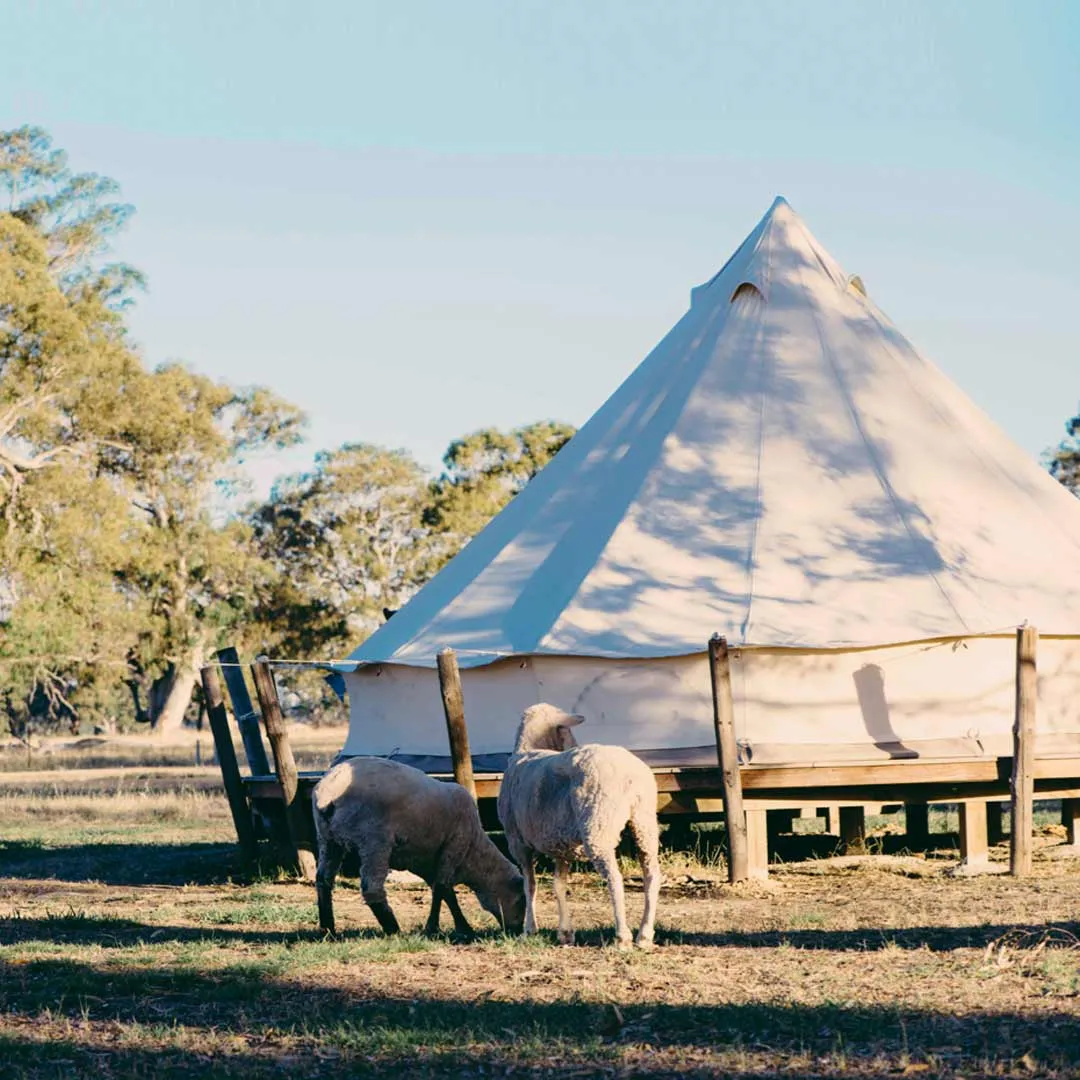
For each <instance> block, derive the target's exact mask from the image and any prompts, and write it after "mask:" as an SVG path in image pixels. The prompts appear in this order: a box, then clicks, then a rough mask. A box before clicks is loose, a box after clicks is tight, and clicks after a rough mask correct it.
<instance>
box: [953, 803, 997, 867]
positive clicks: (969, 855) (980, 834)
mask: <svg viewBox="0 0 1080 1080" xmlns="http://www.w3.org/2000/svg"><path fill="white" fill-rule="evenodd" d="M987 839H988V837H987V829H986V802H985V800H983V799H973V800H972V801H971V802H963V803H961V804H960V861H961V862H962V863H963V864H964V865H965V866H984V865H985V864H986V863H987V862H989V861H990V849H989V846H988V844H987Z"/></svg>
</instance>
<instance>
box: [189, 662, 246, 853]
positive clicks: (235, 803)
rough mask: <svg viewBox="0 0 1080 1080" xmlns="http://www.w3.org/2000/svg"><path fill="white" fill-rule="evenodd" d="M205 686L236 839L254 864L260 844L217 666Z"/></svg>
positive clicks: (208, 671)
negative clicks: (252, 818)
mask: <svg viewBox="0 0 1080 1080" xmlns="http://www.w3.org/2000/svg"><path fill="white" fill-rule="evenodd" d="M202 685H203V694H204V695H205V698H206V713H207V716H208V717H209V718H210V731H211V733H212V734H213V736H214V749H215V750H216V751H217V759H218V765H219V767H220V768H221V779H222V782H223V783H224V785H225V796H226V798H227V799H228V800H229V812H230V813H231V814H232V819H233V825H234V826H235V828H236V839H237V840H238V841H239V843H240V852H241V854H242V855H243V856H244V858H245V859H247V860H248V862H254V861H255V858H256V856H257V855H258V844H257V842H256V840H255V829H254V826H253V825H252V823H251V807H250V806H249V805H248V801H247V793H246V792H245V791H244V784H243V782H242V781H241V779H240V766H239V765H238V764H237V763H236V751H235V750H234V749H233V741H232V732H231V731H230V730H229V713H228V710H227V709H226V708H225V699H224V696H223V695H222V692H221V680H220V679H219V678H218V673H217V669H216V668H215V667H213V666H211V665H207V666H206V667H204V668H203V669H202Z"/></svg>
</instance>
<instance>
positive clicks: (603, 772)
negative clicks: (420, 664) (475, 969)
mask: <svg viewBox="0 0 1080 1080" xmlns="http://www.w3.org/2000/svg"><path fill="white" fill-rule="evenodd" d="M584 719H585V718H584V717H582V716H572V715H570V714H569V713H566V712H563V710H562V709H560V708H558V707H557V706H555V705H547V704H541V705H533V706H531V707H530V708H528V709H526V710H525V712H524V714H523V715H522V718H521V725H520V727H519V728H518V732H517V739H516V741H515V744H514V752H513V753H512V754H511V755H510V760H509V762H508V763H507V766H506V771H505V772H504V773H503V780H502V787H501V788H500V790H499V819H500V820H501V821H502V824H503V828H504V829H505V830H506V840H507V844H508V845H509V848H510V854H511V855H512V856H513V858H514V861H515V862H516V863H517V864H518V866H520V867H521V870H522V872H523V873H524V875H525V933H526V934H533V933H535V932H536V915H535V910H534V906H533V905H534V900H535V896H536V874H535V870H534V860H535V857H536V855H537V853H539V854H543V855H550V856H551V857H552V858H554V860H555V902H556V904H557V905H558V908H559V942H560V943H561V944H564V945H569V944H572V943H573V940H574V931H573V928H572V926H571V922H570V912H569V909H568V907H567V903H566V878H567V873H568V871H569V865H570V861H571V860H572V859H577V858H581V856H582V854H584V855H585V856H586V857H587V858H588V859H589V860H590V861H591V862H592V864H593V866H595V867H596V869H597V870H598V871H599V873H600V876H601V877H602V878H603V879H604V881H605V882H606V883H607V887H608V892H609V893H610V894H611V903H612V906H613V907H614V909H615V936H616V938H617V940H618V944H619V947H620V948H627V947H628V946H629V945H630V929H629V927H628V926H627V923H626V903H625V900H624V897H623V881H622V875H621V874H620V873H619V864H618V861H617V859H616V857H615V848H616V847H617V845H618V843H619V838H620V836H621V835H622V831H623V828H624V827H625V826H626V825H629V826H630V832H631V834H632V835H633V838H634V842H635V845H636V846H637V851H638V859H639V861H640V863H641V868H642V872H643V875H644V879H645V911H644V914H643V915H642V919H641V927H640V928H639V930H638V936H637V944H638V946H639V947H641V948H649V947H650V946H651V945H652V942H653V932H654V924H655V920H656V904H657V899H658V897H659V893H660V860H659V844H660V839H659V837H660V830H659V827H658V825H657V821H656V780H655V778H654V777H653V774H652V770H651V769H650V768H649V767H648V765H646V764H645V763H644V762H643V761H642V760H641V759H640V758H637V757H635V756H634V755H633V754H632V753H630V751H629V750H625V749H623V747H621V746H598V745H595V744H593V745H587V746H578V745H577V741H576V740H575V738H574V735H573V732H572V731H571V730H570V729H571V728H572V727H575V726H577V725H578V724H580V723H582V721H583V720H584Z"/></svg>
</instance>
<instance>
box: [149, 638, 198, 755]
mask: <svg viewBox="0 0 1080 1080" xmlns="http://www.w3.org/2000/svg"><path fill="white" fill-rule="evenodd" d="M204 651H205V650H204V649H203V647H202V645H201V644H200V645H199V646H197V647H196V648H195V649H194V650H193V651H192V652H191V653H190V654H189V655H188V656H186V657H184V659H183V661H182V662H181V663H180V664H178V665H177V666H176V668H175V669H174V670H173V672H172V678H171V680H170V683H169V687H168V691H167V692H166V695H165V701H164V704H163V705H162V706H161V711H160V712H159V713H158V714H157V716H155V717H154V734H155V735H168V734H171V733H172V732H174V731H179V730H180V729H181V728H182V727H183V726H184V716H185V714H186V713H187V709H188V706H189V705H190V704H191V695H192V694H193V693H194V691H195V683H196V681H197V680H198V678H199V674H198V673H199V669H200V668H201V667H202V663H203V653H204Z"/></svg>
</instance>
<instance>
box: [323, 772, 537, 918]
mask: <svg viewBox="0 0 1080 1080" xmlns="http://www.w3.org/2000/svg"><path fill="white" fill-rule="evenodd" d="M312 804H313V808H314V811H315V832H316V834H317V836H318V840H319V865H318V870H317V872H316V878H315V884H316V888H317V890H318V896H319V926H320V927H321V928H322V929H323V930H327V931H329V932H330V933H334V906H333V892H334V879H335V877H337V873H338V870H339V869H340V867H341V860H342V858H343V857H344V855H345V852H346V850H352V851H355V852H356V853H357V855H359V856H360V888H361V890H362V892H363V896H364V900H365V901H366V903H367V905H368V907H369V908H371V910H372V913H373V914H374V915H375V918H376V919H378V920H379V925H380V926H381V927H382V928H383V930H384V931H385V932H386V933H387V934H396V933H397V932H398V923H397V919H395V918H394V913H393V911H392V910H391V909H390V905H389V904H388V903H387V900H386V876H387V874H388V873H389V872H390V870H409V871H411V872H412V873H414V874H417V875H419V876H420V877H422V878H423V879H424V881H426V882H427V883H428V884H429V885H430V886H431V912H430V914H429V916H428V921H427V925H426V927H425V931H426V933H428V934H435V933H438V930H439V913H440V910H441V908H442V904H443V902H444V901H445V903H446V906H447V907H448V908H449V909H450V914H451V915H452V916H453V918H454V929H455V930H457V931H458V932H459V933H466V934H467V933H471V932H472V928H471V927H470V926H469V923H468V921H467V920H466V918H465V916H464V915H463V914H462V912H461V908H460V907H458V903H457V899H456V898H455V896H454V885H455V884H458V883H461V884H463V885H467V886H468V887H469V888H470V889H472V890H473V892H475V893H476V896H477V899H478V900H479V901H480V904H481V905H482V906H483V908H484V909H485V910H486V911H488V912H490V913H491V914H492V915H494V916H495V918H496V919H497V920H498V921H499V924H500V925H501V926H502V927H503V929H504V930H507V931H510V932H512V933H520V932H521V927H522V923H523V921H524V917H525V913H524V907H525V900H524V896H523V891H522V890H523V886H522V878H521V874H519V873H518V871H517V868H516V867H515V866H514V865H513V863H511V862H510V860H509V859H506V858H504V856H503V855H502V854H501V853H500V851H499V849H498V848H497V847H496V846H495V845H494V844H493V843H492V842H491V840H490V838H489V837H488V836H487V834H486V833H485V832H484V830H483V828H482V826H481V825H480V815H479V813H477V809H476V804H475V803H474V802H473V800H472V798H471V797H470V795H469V793H468V792H467V791H466V790H465V789H464V788H463V787H460V786H459V785H457V784H450V783H444V782H443V781H441V780H435V779H433V778H432V777H430V776H427V775H426V774H424V773H422V772H421V771H420V770H419V769H414V768H412V767H411V766H409V765H402V764H401V763H400V762H396V761H387V760H386V759H384V758H363V757H358V758H350V759H348V760H347V761H343V762H341V764H340V765H335V766H334V768H332V769H331V770H330V771H329V772H328V773H327V774H326V775H325V776H324V777H323V778H322V779H321V780H320V781H319V782H318V784H316V785H315V790H314V791H313V792H312Z"/></svg>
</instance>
